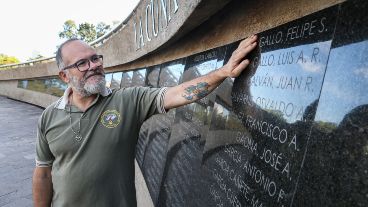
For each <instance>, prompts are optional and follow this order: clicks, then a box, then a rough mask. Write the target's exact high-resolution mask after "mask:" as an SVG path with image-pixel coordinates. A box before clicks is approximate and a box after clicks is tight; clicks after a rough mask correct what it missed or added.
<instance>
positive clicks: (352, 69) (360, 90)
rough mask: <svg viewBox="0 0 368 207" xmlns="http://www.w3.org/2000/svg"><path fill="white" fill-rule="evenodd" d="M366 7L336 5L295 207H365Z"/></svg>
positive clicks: (367, 134) (367, 202)
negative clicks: (336, 14)
mask: <svg viewBox="0 0 368 207" xmlns="http://www.w3.org/2000/svg"><path fill="white" fill-rule="evenodd" d="M367 9H368V2H367V1H350V2H346V3H344V4H342V7H341V11H340V18H339V20H338V22H337V26H336V33H335V37H334V40H333V42H332V49H331V51H330V56H329V63H328V66H327V70H326V75H325V79H324V83H323V88H322V92H321V96H320V99H319V103H318V107H317V112H316V117H315V119H314V122H313V130H312V133H311V136H310V141H309V146H308V153H306V156H305V162H304V167H303V169H302V171H301V176H300V178H299V184H298V190H297V192H296V195H295V198H294V205H295V206H306V205H310V206H317V205H318V206H332V205H334V206H368V153H367V152H368V93H367V88H368V24H367V23H366V22H368V16H367V15H366V11H367ZM307 195H308V196H307ZM309 197H313V199H308V198H309Z"/></svg>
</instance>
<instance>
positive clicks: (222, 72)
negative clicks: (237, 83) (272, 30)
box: [164, 35, 257, 110]
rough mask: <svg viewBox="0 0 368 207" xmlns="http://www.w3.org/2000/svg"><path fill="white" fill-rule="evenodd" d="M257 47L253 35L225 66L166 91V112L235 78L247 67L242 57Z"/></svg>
mask: <svg viewBox="0 0 368 207" xmlns="http://www.w3.org/2000/svg"><path fill="white" fill-rule="evenodd" d="M256 45H257V36H256V35H253V36H251V37H248V38H247V39H245V40H243V41H242V42H240V44H239V46H238V48H237V49H236V50H235V51H234V52H233V54H232V55H231V57H230V59H229V61H228V62H227V64H226V65H224V66H223V67H221V68H220V69H218V70H215V71H213V72H211V73H208V74H207V75H204V76H202V77H199V78H196V79H194V80H191V81H187V82H184V83H182V84H180V85H178V86H174V87H170V88H168V89H167V92H166V95H165V98H164V107H165V109H166V110H169V109H172V108H176V107H179V106H183V105H185V104H189V103H192V102H194V101H196V100H198V99H201V98H203V97H205V96H207V95H208V94H209V93H211V92H212V91H213V90H214V89H215V88H216V87H217V86H218V85H220V84H221V83H222V81H224V80H225V79H226V78H227V77H231V78H235V77H238V76H239V75H240V73H241V72H242V71H243V70H244V69H245V68H246V67H247V66H248V65H249V60H248V59H245V60H244V57H245V56H246V55H247V54H248V53H249V52H250V51H252V50H253V49H254V48H255V47H256Z"/></svg>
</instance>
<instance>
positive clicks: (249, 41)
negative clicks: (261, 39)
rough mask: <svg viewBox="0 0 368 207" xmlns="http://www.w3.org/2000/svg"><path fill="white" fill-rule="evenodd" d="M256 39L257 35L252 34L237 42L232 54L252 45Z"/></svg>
mask: <svg viewBox="0 0 368 207" xmlns="http://www.w3.org/2000/svg"><path fill="white" fill-rule="evenodd" d="M256 41H257V35H252V36H250V37H248V38H246V39H244V40H243V41H241V42H240V43H239V46H238V48H237V49H236V50H235V51H234V52H233V55H236V54H238V53H239V52H240V51H241V50H242V49H243V48H246V47H248V46H249V45H252V44H253V43H254V42H256Z"/></svg>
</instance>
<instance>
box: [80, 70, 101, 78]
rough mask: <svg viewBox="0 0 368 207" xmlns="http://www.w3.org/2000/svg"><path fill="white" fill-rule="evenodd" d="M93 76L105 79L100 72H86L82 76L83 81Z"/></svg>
mask: <svg viewBox="0 0 368 207" xmlns="http://www.w3.org/2000/svg"><path fill="white" fill-rule="evenodd" d="M94 75H101V76H103V77H105V73H104V72H101V71H91V72H87V73H86V74H85V75H84V78H83V79H84V80H87V79H88V78H89V77H92V76H94Z"/></svg>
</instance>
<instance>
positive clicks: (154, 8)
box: [133, 0, 179, 50]
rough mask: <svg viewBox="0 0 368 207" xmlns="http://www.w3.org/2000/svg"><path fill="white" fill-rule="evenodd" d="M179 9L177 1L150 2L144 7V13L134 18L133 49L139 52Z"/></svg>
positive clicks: (153, 0) (154, 0)
mask: <svg viewBox="0 0 368 207" xmlns="http://www.w3.org/2000/svg"><path fill="white" fill-rule="evenodd" d="M178 9H179V5H178V1H177V0H150V1H149V2H148V4H147V5H146V9H145V12H144V13H143V14H138V15H137V16H136V18H137V19H136V21H134V23H133V26H134V40H135V49H136V50H140V49H141V48H143V47H144V46H145V45H146V43H147V42H150V41H151V40H152V38H157V36H158V34H159V33H160V32H162V31H163V29H164V28H166V27H167V26H168V25H169V22H170V21H171V19H172V14H175V13H176V12H177V11H178Z"/></svg>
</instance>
